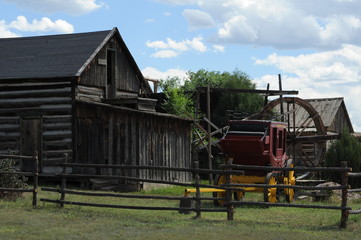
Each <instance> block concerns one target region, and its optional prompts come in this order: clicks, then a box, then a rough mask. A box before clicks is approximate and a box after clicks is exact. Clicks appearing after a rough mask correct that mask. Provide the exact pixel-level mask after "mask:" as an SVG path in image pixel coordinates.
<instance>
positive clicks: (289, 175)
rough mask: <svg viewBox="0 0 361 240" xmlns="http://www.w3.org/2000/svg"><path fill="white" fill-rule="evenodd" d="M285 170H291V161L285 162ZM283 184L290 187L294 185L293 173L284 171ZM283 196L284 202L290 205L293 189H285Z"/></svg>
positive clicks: (293, 194)
mask: <svg viewBox="0 0 361 240" xmlns="http://www.w3.org/2000/svg"><path fill="white" fill-rule="evenodd" d="M286 167H287V168H293V167H294V165H293V161H292V160H288V161H287V165H286ZM284 184H285V185H290V186H294V185H296V177H295V171H292V170H291V171H286V172H285V178H284ZM285 194H286V201H287V202H289V203H291V202H293V199H294V196H295V189H293V188H286V189H285Z"/></svg>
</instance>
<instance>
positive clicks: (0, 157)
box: [0, 153, 39, 207]
mask: <svg viewBox="0 0 361 240" xmlns="http://www.w3.org/2000/svg"><path fill="white" fill-rule="evenodd" d="M4 159H16V160H25V161H34V163H35V167H34V171H33V172H19V171H0V175H1V174H4V175H5V174H6V175H22V176H26V177H33V178H34V183H33V188H32V189H21V188H4V187H1V188H0V192H20V193H22V192H32V193H33V200H32V205H33V206H34V207H36V206H37V203H38V200H37V199H38V185H39V160H38V155H37V153H36V154H35V155H34V156H21V155H0V161H1V160H4Z"/></svg>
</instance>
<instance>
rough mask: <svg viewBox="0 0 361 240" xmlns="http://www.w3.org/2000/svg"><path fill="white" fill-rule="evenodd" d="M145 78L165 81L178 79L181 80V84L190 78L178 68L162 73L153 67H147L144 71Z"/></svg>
mask: <svg viewBox="0 0 361 240" xmlns="http://www.w3.org/2000/svg"><path fill="white" fill-rule="evenodd" d="M142 73H143V76H144V77H146V78H151V79H157V80H165V79H167V78H172V77H178V78H179V79H180V80H181V84H183V83H184V81H185V80H186V79H187V78H188V75H187V71H185V70H182V69H177V68H171V69H168V70H167V71H165V72H162V71H160V70H158V69H156V68H153V67H146V68H144V69H143V70H142Z"/></svg>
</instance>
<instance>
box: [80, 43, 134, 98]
mask: <svg viewBox="0 0 361 240" xmlns="http://www.w3.org/2000/svg"><path fill="white" fill-rule="evenodd" d="M107 49H113V50H115V53H116V60H115V85H116V86H115V88H116V89H117V91H118V92H132V93H139V91H140V90H139V89H140V86H139V80H138V77H137V75H136V72H135V70H134V67H133V66H132V65H131V63H130V60H129V59H128V56H127V55H126V54H125V50H124V47H123V46H121V45H120V44H119V43H118V42H117V40H116V38H113V43H111V42H109V43H108V44H106V46H104V48H103V49H101V50H100V52H99V53H98V54H97V55H96V56H95V57H94V59H93V60H92V61H91V63H90V64H89V65H88V67H87V68H86V69H85V70H84V72H83V73H82V75H81V76H80V80H79V84H81V85H86V86H92V87H101V88H103V91H105V88H106V82H107V66H106V60H107ZM104 96H105V94H104Z"/></svg>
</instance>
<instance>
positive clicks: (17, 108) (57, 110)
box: [0, 79, 72, 166]
mask: <svg viewBox="0 0 361 240" xmlns="http://www.w3.org/2000/svg"><path fill="white" fill-rule="evenodd" d="M71 93H72V87H71V80H70V79H56V80H54V79H43V80H39V79H27V80H14V79H13V80H2V81H1V82H0V153H1V154H7V153H8V151H9V150H11V151H14V152H15V153H17V154H20V153H21V152H22V149H23V150H24V149H27V151H29V146H22V145H24V144H27V142H28V141H26V139H23V140H22V139H21V135H25V134H27V133H26V132H27V131H32V129H30V127H29V129H28V128H27V127H26V126H33V125H32V124H31V122H29V120H31V119H34V120H35V121H36V122H37V123H36V124H37V125H36V126H37V127H36V128H35V129H36V131H40V135H39V136H40V140H39V143H40V148H39V149H34V150H38V151H39V153H40V161H41V162H40V164H41V166H44V164H46V162H48V161H54V160H58V159H59V158H60V157H61V156H62V154H63V153H65V152H66V153H69V155H70V158H71V155H72V94H71ZM25 120H26V121H27V123H26V124H25V123H24V124H22V122H25ZM21 127H23V129H21ZM34 134H35V133H34ZM34 136H35V135H34ZM29 144H31V143H30V142H29Z"/></svg>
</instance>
